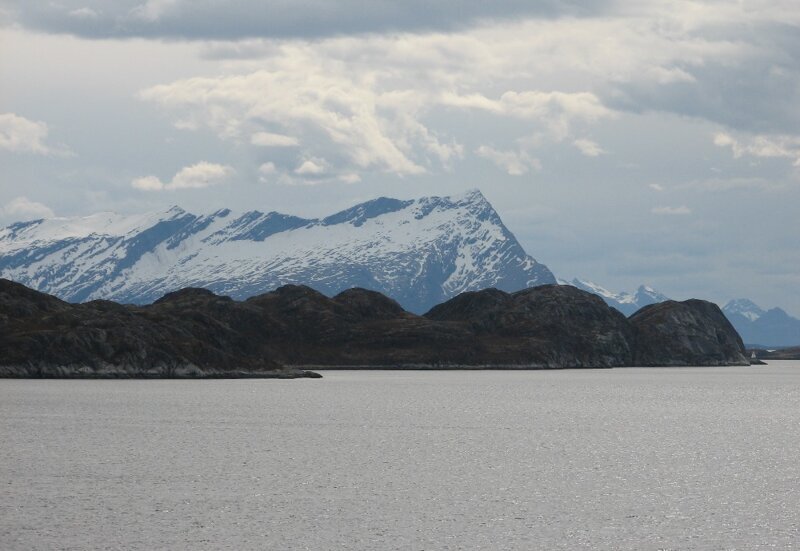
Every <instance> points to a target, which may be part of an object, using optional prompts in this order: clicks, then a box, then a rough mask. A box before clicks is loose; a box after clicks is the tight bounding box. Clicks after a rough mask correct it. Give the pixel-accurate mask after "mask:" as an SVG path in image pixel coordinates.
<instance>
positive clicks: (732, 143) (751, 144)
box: [714, 132, 800, 166]
mask: <svg viewBox="0 0 800 551" xmlns="http://www.w3.org/2000/svg"><path fill="white" fill-rule="evenodd" d="M714 145H716V146H718V147H727V148H730V150H731V152H732V153H733V157H734V158H736V159H738V158H740V157H743V156H745V155H747V156H751V157H766V158H786V159H790V160H792V162H793V164H794V165H795V166H800V136H789V135H775V136H764V135H758V136H753V137H752V138H749V139H747V140H743V141H740V140H737V139H736V138H734V137H733V136H731V135H730V134H726V133H724V132H718V133H716V134H715V135H714Z"/></svg>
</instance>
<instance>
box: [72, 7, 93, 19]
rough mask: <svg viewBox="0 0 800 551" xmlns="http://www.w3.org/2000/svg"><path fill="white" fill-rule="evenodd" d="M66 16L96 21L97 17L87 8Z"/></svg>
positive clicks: (76, 10) (73, 11)
mask: <svg viewBox="0 0 800 551" xmlns="http://www.w3.org/2000/svg"><path fill="white" fill-rule="evenodd" d="M68 15H69V16H70V17H73V18H75V19H97V18H98V17H99V15H98V13H97V12H96V11H94V10H93V9H92V8H87V7H83V8H78V9H75V10H72V11H70V12H69V14H68Z"/></svg>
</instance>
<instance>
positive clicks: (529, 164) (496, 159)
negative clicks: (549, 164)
mask: <svg viewBox="0 0 800 551" xmlns="http://www.w3.org/2000/svg"><path fill="white" fill-rule="evenodd" d="M475 153H476V154H477V155H478V156H479V157H483V158H484V159H488V160H490V161H491V162H493V163H494V164H495V165H497V166H498V167H500V168H502V169H503V170H505V171H506V172H507V173H508V174H509V175H510V176H522V175H523V174H526V173H527V172H528V171H529V170H530V169H534V170H541V168H542V164H541V162H540V161H539V159H536V158H533V157H531V156H530V155H528V154H527V153H526V152H524V151H499V150H497V149H494V148H492V147H489V146H486V145H482V146H480V147H479V148H478V149H476V150H475Z"/></svg>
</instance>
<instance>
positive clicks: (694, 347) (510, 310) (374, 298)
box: [0, 280, 747, 377]
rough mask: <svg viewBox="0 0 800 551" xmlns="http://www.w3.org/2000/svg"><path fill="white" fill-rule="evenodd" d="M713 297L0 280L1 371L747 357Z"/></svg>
mask: <svg viewBox="0 0 800 551" xmlns="http://www.w3.org/2000/svg"><path fill="white" fill-rule="evenodd" d="M746 363H747V359H746V358H745V356H744V347H743V345H742V342H741V339H740V338H739V336H738V334H737V333H736V332H735V330H734V329H733V327H732V326H731V325H730V323H729V322H728V321H727V320H726V319H725V317H724V316H723V315H722V313H721V312H720V310H719V308H717V307H716V306H715V305H713V304H711V303H708V302H705V301H699V300H689V301H685V302H673V301H668V302H664V303H661V304H658V305H653V306H649V307H646V308H643V309H642V310H641V311H639V312H638V313H637V314H635V315H634V316H632V317H631V318H629V319H626V318H625V316H623V315H622V314H620V313H619V312H618V311H617V310H614V309H613V308H611V307H609V306H607V305H606V304H605V303H604V302H603V301H602V300H601V299H600V298H598V297H596V296H594V295H592V294H589V293H587V292H584V291H581V290H578V289H576V288H574V287H570V286H563V285H544V286H541V287H534V288H530V289H525V290H523V291H518V292H516V293H506V292H503V291H498V290H496V289H487V290H484V291H478V292H469V293H463V294H461V295H459V296H457V297H455V298H453V299H451V300H449V301H447V302H445V303H442V304H440V305H438V306H436V307H434V308H433V309H432V310H431V311H430V312H428V313H427V314H425V315H424V316H417V315H414V314H411V313H409V312H406V311H405V310H403V308H402V307H400V305H399V304H397V303H396V302H395V301H393V300H391V299H389V298H386V297H385V296H383V295H382V294H380V293H376V292H373V291H367V290H364V289H350V290H347V291H344V292H342V293H340V294H338V295H336V296H335V297H333V298H329V297H326V296H325V295H322V294H321V293H318V292H317V291H314V290H313V289H310V288H308V287H304V286H296V285H287V286H284V287H281V288H279V289H277V290H275V291H272V292H269V293H265V294H262V295H258V296H255V297H252V298H249V299H247V300H244V301H234V300H232V299H230V298H228V297H222V296H217V295H215V294H213V293H211V292H210V291H206V290H203V289H193V288H189V289H183V290H180V291H176V292H173V293H169V294H167V295H165V296H164V297H162V298H161V299H159V300H157V301H156V302H155V303H153V304H151V305H147V306H133V305H120V304H116V303H114V302H109V301H93V302H88V303H84V304H70V303H67V302H63V301H61V300H59V299H57V298H55V297H52V296H50V295H47V294H44V293H40V292H37V291H33V290H31V289H28V288H27V287H24V286H23V285H20V284H17V283H14V282H11V281H8V280H0V376H6V377H13V376H27V377H31V376H34V377H35V376H39V377H54V376H62V377H81V376H83V377H237V376H238V377H241V376H273V377H295V376H311V375H313V374H311V373H309V372H306V371H303V369H304V368H311V367H318V368H323V367H378V368H387V369H403V368H483V367H491V368H502V367H507V368H568V367H585V368H589V367H615V366H630V365H648V366H657V365H664V366H672V365H731V364H746Z"/></svg>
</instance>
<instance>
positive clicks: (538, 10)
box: [9, 0, 607, 40]
mask: <svg viewBox="0 0 800 551" xmlns="http://www.w3.org/2000/svg"><path fill="white" fill-rule="evenodd" d="M606 3H607V2H606V0H596V1H590V2H580V1H577V0H573V1H571V0H545V1H540V2H530V1H528V0H495V1H492V2H487V1H485V0H449V1H441V2H431V1H429V0H405V1H402V2H389V1H376V0H338V1H330V0H272V1H266V2H265V1H258V0H231V1H228V2H219V1H217V0H194V1H189V0H147V1H145V0H124V1H118V2H113V3H112V2H101V1H99V0H65V1H63V2H59V3H54V2H53V3H50V2H48V3H40V2H24V3H20V5H19V6H16V7H13V8H9V9H10V10H11V13H12V14H13V15H12V19H14V20H16V21H17V22H19V23H21V24H22V25H24V26H26V27H28V28H31V29H36V30H42V31H46V32H53V33H67V34H73V35H77V36H82V37H89V38H126V37H145V38H167V39H202V40H205V39H221V40H229V39H242V38H250V37H273V38H290V37H303V38H309V37H323V36H332V35H341V34H356V33H371V32H387V31H421V30H422V31H424V30H452V29H458V28H463V27H465V26H469V25H470V24H473V23H475V22H476V21H480V20H486V19H507V18H516V17H519V16H540V17H556V16H562V15H565V16H581V15H585V14H590V13H593V12H596V11H598V10H600V9H601V8H602V7H603V6H604V5H605V4H606Z"/></svg>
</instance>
